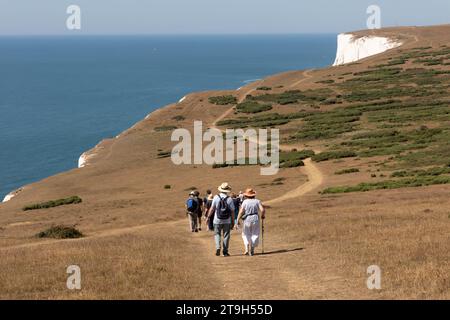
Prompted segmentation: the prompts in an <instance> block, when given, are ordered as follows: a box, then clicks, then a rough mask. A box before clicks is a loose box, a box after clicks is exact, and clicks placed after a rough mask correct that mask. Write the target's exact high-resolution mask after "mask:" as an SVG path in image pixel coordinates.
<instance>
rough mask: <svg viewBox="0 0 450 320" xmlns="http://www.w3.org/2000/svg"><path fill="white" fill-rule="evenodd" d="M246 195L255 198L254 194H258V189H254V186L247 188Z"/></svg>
mask: <svg viewBox="0 0 450 320" xmlns="http://www.w3.org/2000/svg"><path fill="white" fill-rule="evenodd" d="M244 196H246V197H249V198H253V197H254V196H256V191H255V190H253V189H252V188H247V189H246V190H245V192H244Z"/></svg>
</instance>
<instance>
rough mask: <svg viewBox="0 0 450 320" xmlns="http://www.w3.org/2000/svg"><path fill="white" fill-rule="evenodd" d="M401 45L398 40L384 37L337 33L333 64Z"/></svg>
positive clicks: (364, 56) (340, 63) (356, 59)
mask: <svg viewBox="0 0 450 320" xmlns="http://www.w3.org/2000/svg"><path fill="white" fill-rule="evenodd" d="M401 45H402V44H401V43H400V42H396V41H394V40H392V39H389V38H386V37H377V36H364V37H359V38H357V37H356V36H355V35H353V34H350V33H343V34H340V35H338V47H337V53H336V60H335V61H334V64H333V66H339V65H342V64H346V63H351V62H355V61H358V60H361V59H364V58H367V57H370V56H373V55H375V54H379V53H382V52H385V51H387V50H389V49H392V48H396V47H398V46H401Z"/></svg>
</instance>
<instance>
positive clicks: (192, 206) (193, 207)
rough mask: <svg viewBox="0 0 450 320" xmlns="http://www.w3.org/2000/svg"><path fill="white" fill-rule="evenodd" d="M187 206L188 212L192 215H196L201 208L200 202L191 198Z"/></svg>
mask: <svg viewBox="0 0 450 320" xmlns="http://www.w3.org/2000/svg"><path fill="white" fill-rule="evenodd" d="M186 205H187V210H188V211H189V212H192V213H196V212H197V210H198V207H199V205H198V201H197V199H195V198H189V199H188V200H187V201H186Z"/></svg>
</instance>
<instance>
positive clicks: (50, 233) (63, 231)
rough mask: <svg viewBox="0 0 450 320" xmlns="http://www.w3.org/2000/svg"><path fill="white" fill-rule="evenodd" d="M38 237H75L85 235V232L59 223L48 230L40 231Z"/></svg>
mask: <svg viewBox="0 0 450 320" xmlns="http://www.w3.org/2000/svg"><path fill="white" fill-rule="evenodd" d="M36 237H38V238H53V239H75V238H81V237H83V234H82V233H81V232H80V231H79V230H77V229H76V228H75V227H68V226H63V225H58V226H52V227H50V228H48V229H47V230H44V231H41V232H39V233H38V234H37V235H36Z"/></svg>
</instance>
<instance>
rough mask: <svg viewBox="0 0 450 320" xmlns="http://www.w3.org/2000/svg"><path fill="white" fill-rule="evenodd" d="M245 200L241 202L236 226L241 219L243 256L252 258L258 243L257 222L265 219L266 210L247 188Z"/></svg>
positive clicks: (253, 191)
mask: <svg viewBox="0 0 450 320" xmlns="http://www.w3.org/2000/svg"><path fill="white" fill-rule="evenodd" d="M244 196H245V200H244V201H243V202H242V205H241V209H240V210H239V216H238V224H239V223H240V220H241V219H242V220H243V221H244V222H243V228H242V239H243V240H244V246H245V252H244V255H250V256H253V255H254V254H255V248H256V247H257V246H258V243H259V234H260V226H259V221H260V217H259V214H261V219H265V218H266V210H265V208H264V206H263V204H262V203H261V201H260V200H258V199H256V192H255V190H253V189H252V188H248V189H247V190H245V192H244Z"/></svg>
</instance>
